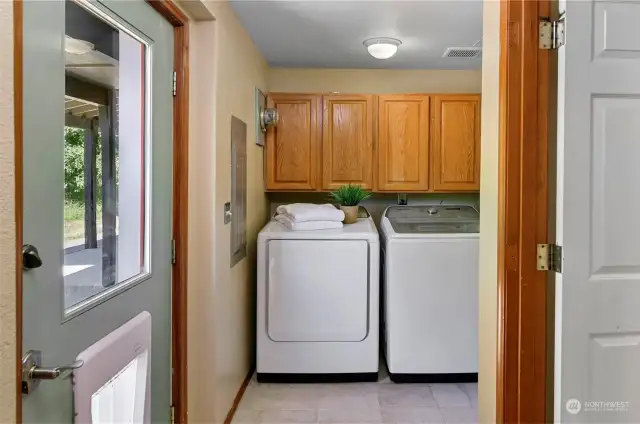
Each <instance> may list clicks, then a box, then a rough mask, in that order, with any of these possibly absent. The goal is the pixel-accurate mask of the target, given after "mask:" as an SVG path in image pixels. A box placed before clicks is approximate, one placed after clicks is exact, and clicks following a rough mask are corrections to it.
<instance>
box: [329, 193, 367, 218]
mask: <svg viewBox="0 0 640 424" xmlns="http://www.w3.org/2000/svg"><path fill="white" fill-rule="evenodd" d="M331 197H332V198H333V200H335V201H336V202H338V203H339V204H340V209H341V210H342V211H343V212H344V221H343V222H344V223H345V224H353V223H354V222H356V221H357V220H358V208H359V206H358V205H359V204H360V202H362V201H363V200H364V199H368V198H369V197H371V192H370V191H366V190H363V189H362V187H360V186H359V185H355V184H347V185H343V186H341V187H339V188H338V189H337V190H335V191H332V192H331Z"/></svg>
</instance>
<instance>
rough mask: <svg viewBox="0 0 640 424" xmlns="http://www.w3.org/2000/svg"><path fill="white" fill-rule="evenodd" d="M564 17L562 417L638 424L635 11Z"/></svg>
mask: <svg viewBox="0 0 640 424" xmlns="http://www.w3.org/2000/svg"><path fill="white" fill-rule="evenodd" d="M561 7H562V8H563V9H564V10H563V11H564V12H565V13H566V44H565V45H564V46H563V47H561V48H560V49H559V84H558V86H559V90H558V91H559V99H558V101H559V104H558V110H559V116H558V202H557V221H558V225H557V242H558V243H559V244H561V245H562V246H563V250H564V263H563V272H562V274H561V275H559V276H558V279H557V291H556V346H555V348H556V361H555V362H556V364H555V365H556V366H555V418H556V420H557V421H563V422H597V423H605V422H634V423H638V422H640V378H638V376H639V375H640V219H639V218H640V166H639V164H640V2H637V1H586V0H570V1H566V2H563V3H562V5H561Z"/></svg>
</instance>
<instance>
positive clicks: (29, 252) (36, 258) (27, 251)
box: [22, 244, 42, 270]
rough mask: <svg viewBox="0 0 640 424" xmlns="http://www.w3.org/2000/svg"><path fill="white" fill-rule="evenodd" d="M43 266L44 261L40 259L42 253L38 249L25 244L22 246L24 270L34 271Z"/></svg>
mask: <svg viewBox="0 0 640 424" xmlns="http://www.w3.org/2000/svg"><path fill="white" fill-rule="evenodd" d="M41 266H42V259H40V253H38V249H37V248H36V247H35V246H34V245H31V244H25V245H24V246H22V268H23V269H25V270H27V269H34V268H40V267H41Z"/></svg>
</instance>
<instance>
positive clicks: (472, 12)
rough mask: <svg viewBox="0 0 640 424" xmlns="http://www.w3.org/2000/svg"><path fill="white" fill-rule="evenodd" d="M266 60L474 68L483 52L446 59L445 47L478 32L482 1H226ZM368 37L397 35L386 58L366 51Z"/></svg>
mask: <svg viewBox="0 0 640 424" xmlns="http://www.w3.org/2000/svg"><path fill="white" fill-rule="evenodd" d="M231 4H232V7H233V8H234V9H235V11H236V13H237V15H238V17H239V18H240V21H241V22H242V24H243V26H244V27H245V28H246V29H247V31H248V32H249V34H250V35H251V37H252V38H253V40H254V42H255V43H256V45H257V46H258V48H259V49H260V51H261V52H262V54H263V55H264V56H265V58H266V59H267V61H268V62H269V64H270V65H271V66H278V67H305V68H311V67H320V68H386V69H477V68H480V66H481V58H480V57H478V58H465V59H459V58H443V57H442V54H443V53H444V51H445V49H446V48H447V47H471V46H473V45H474V44H476V43H478V42H479V41H480V40H481V37H482V0H413V1H405V0H279V1H273V0H231ZM371 37H393V38H398V39H400V40H401V41H402V45H401V46H400V48H399V50H398V53H397V54H396V55H395V56H394V57H392V58H391V59H388V60H378V59H374V58H373V57H371V56H370V55H369V54H368V53H367V50H366V48H365V47H364V45H363V44H362V43H363V42H364V40H365V39H367V38H371Z"/></svg>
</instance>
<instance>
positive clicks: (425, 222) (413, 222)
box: [385, 205, 480, 234]
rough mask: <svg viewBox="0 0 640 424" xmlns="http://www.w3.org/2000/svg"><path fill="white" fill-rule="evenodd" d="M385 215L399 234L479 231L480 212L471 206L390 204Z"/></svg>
mask: <svg viewBox="0 0 640 424" xmlns="http://www.w3.org/2000/svg"><path fill="white" fill-rule="evenodd" d="M385 216H386V217H387V218H388V219H389V222H390V223H391V226H392V227H393V230H394V231H395V232H396V233H400V234H403V233H404V234H406V233H414V234H433V233H438V234H451V233H478V232H480V214H478V211H477V210H475V209H474V208H473V207H471V206H455V205H432V206H391V207H389V208H388V209H387V211H386V212H385Z"/></svg>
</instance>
